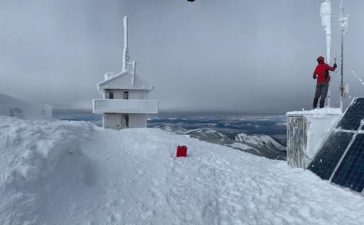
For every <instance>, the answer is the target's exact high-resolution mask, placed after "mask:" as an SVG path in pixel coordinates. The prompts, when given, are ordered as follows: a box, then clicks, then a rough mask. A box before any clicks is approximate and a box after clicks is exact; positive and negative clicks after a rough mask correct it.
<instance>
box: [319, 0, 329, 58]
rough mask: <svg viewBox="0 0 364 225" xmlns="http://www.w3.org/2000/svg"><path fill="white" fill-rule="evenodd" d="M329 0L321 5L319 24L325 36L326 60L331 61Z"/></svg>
mask: <svg viewBox="0 0 364 225" xmlns="http://www.w3.org/2000/svg"><path fill="white" fill-rule="evenodd" d="M331 14H332V12H331V0H325V1H324V2H323V3H321V9H320V15H321V24H322V27H323V29H324V32H325V35H326V59H327V62H328V63H330V60H331Z"/></svg>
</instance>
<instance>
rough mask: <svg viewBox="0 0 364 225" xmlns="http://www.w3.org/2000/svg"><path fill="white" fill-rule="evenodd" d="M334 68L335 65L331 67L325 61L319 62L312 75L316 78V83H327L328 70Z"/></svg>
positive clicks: (328, 77)
mask: <svg viewBox="0 0 364 225" xmlns="http://www.w3.org/2000/svg"><path fill="white" fill-rule="evenodd" d="M335 69H336V67H331V66H329V65H327V64H326V63H319V64H318V65H317V66H316V69H315V71H314V72H313V75H314V76H316V78H317V84H322V83H329V81H330V76H329V71H335Z"/></svg>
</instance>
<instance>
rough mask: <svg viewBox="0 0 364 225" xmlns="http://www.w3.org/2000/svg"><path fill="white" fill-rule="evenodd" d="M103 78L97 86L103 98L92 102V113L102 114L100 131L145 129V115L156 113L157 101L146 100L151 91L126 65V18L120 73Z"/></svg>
mask: <svg viewBox="0 0 364 225" xmlns="http://www.w3.org/2000/svg"><path fill="white" fill-rule="evenodd" d="M104 78H105V80H104V81H101V82H100V83H98V84H97V89H98V91H99V93H100V94H101V95H102V97H103V98H102V99H94V100H93V112H94V113H98V114H102V124H103V127H104V128H113V129H124V128H143V127H146V126H147V117H148V114H151V113H158V101H156V100H147V97H148V93H149V92H150V91H151V90H152V89H153V87H152V86H151V85H150V84H148V83H147V82H146V81H144V80H143V79H142V78H141V77H140V76H139V75H138V74H137V73H136V63H135V62H130V63H129V56H128V23H127V17H124V50H123V69H122V71H121V72H120V73H118V74H114V73H112V72H108V73H106V74H105V76H104Z"/></svg>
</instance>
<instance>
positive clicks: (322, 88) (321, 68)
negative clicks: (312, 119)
mask: <svg viewBox="0 0 364 225" xmlns="http://www.w3.org/2000/svg"><path fill="white" fill-rule="evenodd" d="M317 62H318V65H317V66H316V69H315V71H314V72H313V79H317V85H316V92H315V98H314V99H313V108H314V109H316V108H317V103H318V100H319V98H320V108H323V107H324V105H325V99H326V96H327V91H328V90H329V82H330V75H329V71H335V69H336V67H337V65H336V63H334V66H333V67H331V66H329V65H328V64H326V63H325V58H324V57H322V56H320V57H318V58H317Z"/></svg>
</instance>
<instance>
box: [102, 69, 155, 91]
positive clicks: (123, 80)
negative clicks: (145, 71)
mask: <svg viewBox="0 0 364 225" xmlns="http://www.w3.org/2000/svg"><path fill="white" fill-rule="evenodd" d="M97 89H98V91H101V90H105V89H121V90H125V89H126V90H146V91H151V90H153V86H152V85H150V84H149V83H147V82H146V81H145V80H143V79H142V78H141V77H140V76H139V75H137V74H133V73H132V72H131V71H124V72H120V73H118V74H116V75H115V76H111V77H108V78H106V80H104V81H101V82H99V83H98V84H97Z"/></svg>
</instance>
